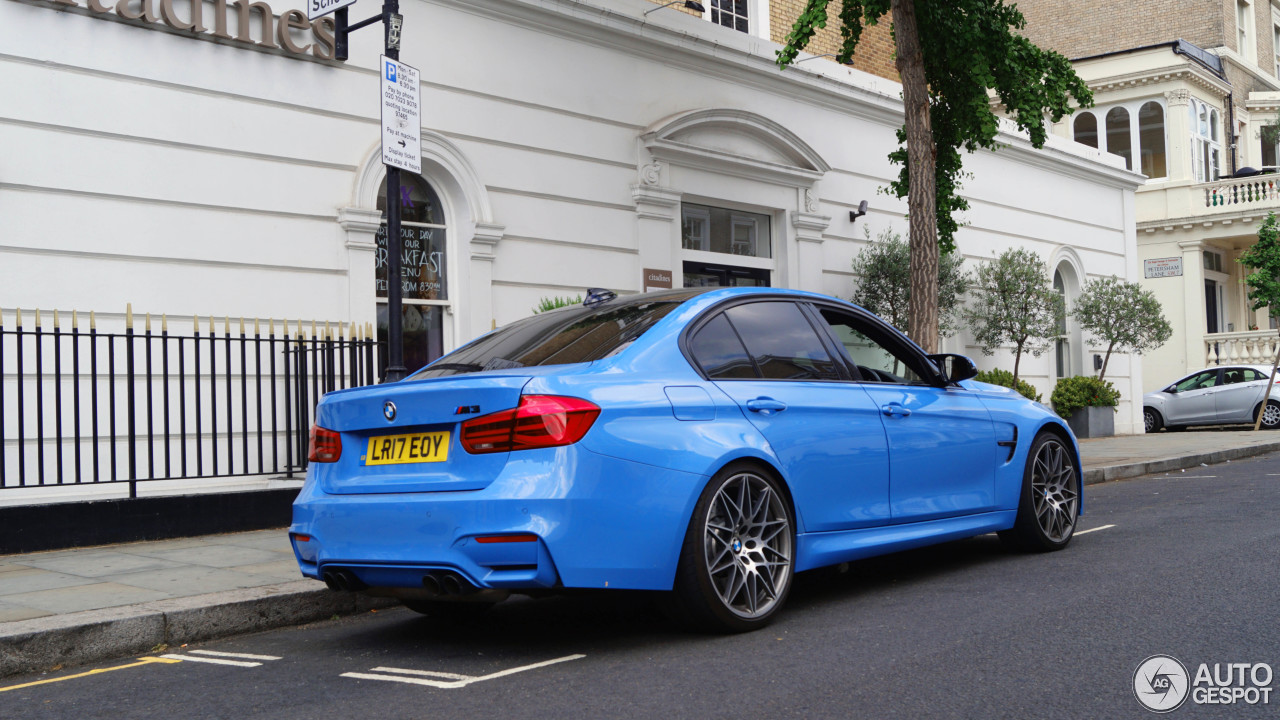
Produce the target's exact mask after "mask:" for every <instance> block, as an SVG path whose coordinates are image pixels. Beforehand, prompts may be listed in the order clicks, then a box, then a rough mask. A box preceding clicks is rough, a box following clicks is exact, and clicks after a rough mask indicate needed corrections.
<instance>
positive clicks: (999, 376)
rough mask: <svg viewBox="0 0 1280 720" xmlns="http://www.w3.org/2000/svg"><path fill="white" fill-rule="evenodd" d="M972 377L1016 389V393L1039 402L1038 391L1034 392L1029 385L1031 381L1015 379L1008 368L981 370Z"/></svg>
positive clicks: (979, 380)
mask: <svg viewBox="0 0 1280 720" xmlns="http://www.w3.org/2000/svg"><path fill="white" fill-rule="evenodd" d="M973 379H974V380H977V381H978V382H984V383H991V384H992V385H1002V386H1004V387H1007V388H1012V389H1014V390H1017V391H1018V393H1019V394H1020V395H1022V396H1023V397H1025V398H1026V399H1028V400H1034V401H1035V402H1040V397H1041V396H1040V393H1038V392H1036V389H1035V388H1034V387H1031V383H1029V382H1026V381H1025V380H1022V379H1021V378H1018V379H1015V378H1014V377H1013V373H1011V372H1009V371H1008V370H999V369H997V370H983V371H981V372H979V373H978V374H977V375H975V376H974V378H973Z"/></svg>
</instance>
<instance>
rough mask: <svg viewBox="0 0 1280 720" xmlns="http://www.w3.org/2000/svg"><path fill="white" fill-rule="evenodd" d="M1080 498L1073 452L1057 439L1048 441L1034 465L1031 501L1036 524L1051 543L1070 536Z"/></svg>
mask: <svg viewBox="0 0 1280 720" xmlns="http://www.w3.org/2000/svg"><path fill="white" fill-rule="evenodd" d="M1079 499H1080V495H1079V491H1078V489H1077V486H1076V469H1075V467H1074V466H1073V465H1072V463H1071V453H1070V452H1068V451H1067V448H1066V447H1065V446H1064V445H1063V444H1062V443H1061V442H1060V441H1058V440H1056V439H1051V440H1049V441H1047V442H1045V443H1044V444H1043V445H1041V446H1040V450H1039V451H1038V452H1037V453H1036V458H1035V462H1034V463H1032V465H1031V500H1032V504H1033V507H1034V508H1035V513H1036V522H1037V523H1039V525H1040V530H1041V532H1043V533H1044V535H1045V537H1046V538H1048V539H1049V540H1050V541H1051V542H1055V543H1060V542H1064V541H1066V539H1067V538H1069V537H1071V533H1072V531H1073V530H1075V525H1076V515H1077V509H1078V507H1079V506H1078V502H1079Z"/></svg>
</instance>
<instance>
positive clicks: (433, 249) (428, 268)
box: [375, 223, 449, 300]
mask: <svg viewBox="0 0 1280 720" xmlns="http://www.w3.org/2000/svg"><path fill="white" fill-rule="evenodd" d="M376 238H377V241H378V253H377V274H376V276H375V277H376V278H377V280H376V282H377V288H378V297H380V298H385V297H386V296H387V226H386V224H385V223H384V224H383V225H382V226H380V227H379V228H378V234H377V236H376ZM444 238H445V229H444V228H442V227H419V226H416V225H409V224H402V225H401V226H400V242H399V248H398V249H399V252H400V292H401V297H402V298H404V299H405V300H447V299H449V293H448V286H447V284H446V283H445V271H444V265H445V263H444V247H445V246H444Z"/></svg>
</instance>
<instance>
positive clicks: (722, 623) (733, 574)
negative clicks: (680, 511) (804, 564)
mask: <svg viewBox="0 0 1280 720" xmlns="http://www.w3.org/2000/svg"><path fill="white" fill-rule="evenodd" d="M722 493H723V494H722ZM731 498H732V499H731ZM735 505H741V506H742V507H745V508H747V510H746V511H743V510H741V509H740V508H735ZM752 506H755V507H756V508H757V509H756V510H751V509H750V508H751V507H752ZM735 510H736V513H735ZM794 577H795V512H794V511H793V509H792V507H791V503H790V501H789V500H788V498H787V494H786V492H785V491H784V490H783V488H782V483H781V482H780V481H779V480H778V479H777V478H776V477H775V476H774V475H773V473H771V472H769V471H767V470H764V469H762V468H760V467H759V466H757V465H753V464H748V463H733V464H730V465H727V466H726V467H724V468H723V469H721V470H720V472H718V473H716V474H715V476H714V477H712V478H711V482H709V483H707V487H706V488H705V489H704V490H703V491H702V496H701V497H699V498H698V503H697V505H696V506H695V507H694V509H693V517H692V518H690V520H689V528H688V530H687V531H686V532H685V537H684V545H683V546H682V547H681V549H680V562H679V565H678V566H677V569H676V583H675V590H674V592H673V594H672V598H671V599H672V600H673V601H674V603H673V604H674V606H675V607H674V610H675V612H674V613H673V614H674V615H675V616H676V617H677V619H680V620H683V621H684V622H685V623H686V624H688V625H691V626H692V627H694V628H695V629H698V630H704V631H711V632H721V633H732V632H747V631H750V630H757V629H759V628H762V627H764V626H766V625H768V624H769V623H770V622H771V621H772V620H773V618H774V616H775V615H776V614H777V611H778V609H779V608H781V607H782V606H783V604H784V603H785V602H786V600H787V595H788V594H789V593H790V592H791V584H792V581H793V579H794ZM739 580H741V584H740V585H739V584H738V581H739ZM726 596H727V598H726Z"/></svg>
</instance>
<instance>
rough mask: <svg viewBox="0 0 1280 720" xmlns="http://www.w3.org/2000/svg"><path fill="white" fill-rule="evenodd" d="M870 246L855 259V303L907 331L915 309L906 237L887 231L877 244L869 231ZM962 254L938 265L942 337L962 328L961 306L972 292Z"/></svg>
mask: <svg viewBox="0 0 1280 720" xmlns="http://www.w3.org/2000/svg"><path fill="white" fill-rule="evenodd" d="M866 234H867V240H868V244H867V246H866V247H864V248H863V249H862V251H861V252H859V253H858V254H857V255H856V256H855V257H854V258H853V272H854V274H855V275H857V276H858V289H857V290H855V291H854V292H853V297H852V298H850V299H851V300H853V302H855V303H857V304H858V305H861V306H862V307H864V308H866V309H868V310H870V311H871V312H873V313H875V314H877V315H879V316H880V317H882V318H884V319H885V320H888V321H889V323H890V324H892V325H893V326H894V327H897V328H903V327H906V325H907V321H908V319H909V315H908V312H909V308H910V307H911V271H910V265H911V250H910V249H909V248H908V247H907V242H906V241H905V240H903V239H902V236H901V235H899V234H898V233H896V232H893V230H890V229H885V230H884V231H883V232H881V233H880V234H879V235H878V236H877V237H876V239H875V240H872V239H871V230H870V229H869V228H868V229H867V230H866ZM963 264H964V258H962V257H960V256H959V254H950V255H944V256H942V257H941V258H940V259H939V262H938V334H939V335H941V336H942V337H948V336H951V335H954V334H955V333H956V331H957V330H959V328H960V305H961V301H962V299H963V298H964V293H965V291H966V290H967V289H968V285H969V274H968V273H967V272H965V271H964V268H963V267H961V265H963Z"/></svg>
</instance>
